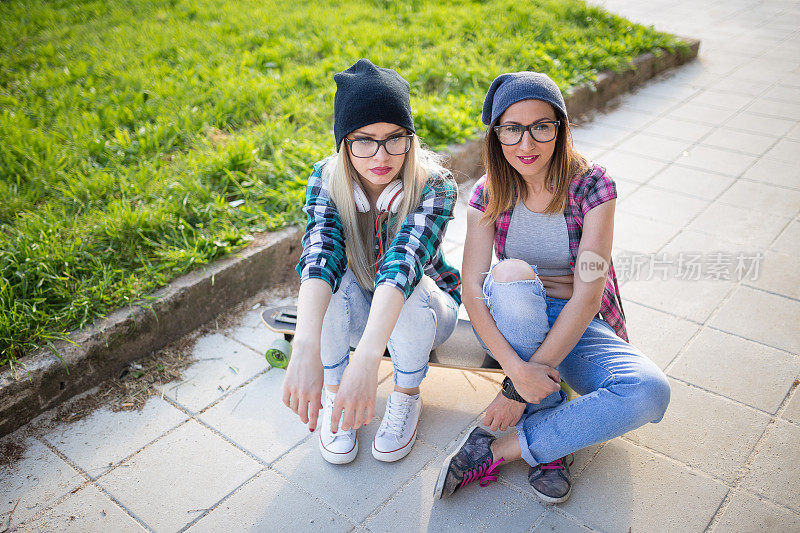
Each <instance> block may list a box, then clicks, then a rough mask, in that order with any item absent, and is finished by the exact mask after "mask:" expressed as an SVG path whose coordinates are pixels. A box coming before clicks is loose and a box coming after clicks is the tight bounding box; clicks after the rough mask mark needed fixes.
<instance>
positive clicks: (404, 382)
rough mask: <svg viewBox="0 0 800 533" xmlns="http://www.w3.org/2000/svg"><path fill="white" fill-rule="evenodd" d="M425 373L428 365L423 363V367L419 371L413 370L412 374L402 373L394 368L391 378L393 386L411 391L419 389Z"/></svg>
mask: <svg viewBox="0 0 800 533" xmlns="http://www.w3.org/2000/svg"><path fill="white" fill-rule="evenodd" d="M427 373H428V363H425V366H423V367H422V368H420V369H419V370H414V371H413V372H404V371H402V370H398V369H397V367H395V369H394V376H393V377H394V384H395V385H397V386H398V387H402V388H404V389H413V388H416V387H419V385H420V383H422V380H423V379H425V375H426V374H427Z"/></svg>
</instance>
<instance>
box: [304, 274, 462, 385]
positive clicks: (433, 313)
mask: <svg viewBox="0 0 800 533" xmlns="http://www.w3.org/2000/svg"><path fill="white" fill-rule="evenodd" d="M371 304H372V293H371V292H369V291H366V290H364V289H363V288H361V286H360V285H359V284H358V282H357V281H356V277H355V275H353V273H352V271H351V270H350V269H347V271H345V273H344V276H343V277H342V282H341V283H340V285H339V290H338V291H336V292H335V293H334V294H333V296H332V297H331V302H330V304H329V305H328V310H327V311H326V312H325V318H324V319H323V321H322V337H321V345H320V356H321V358H322V366H323V368H324V378H323V379H324V381H325V384H326V385H338V384H339V383H341V381H342V374H343V373H344V369H345V367H347V363H348V362H349V361H350V347H351V346H352V347H355V346H356V345H357V344H358V342H359V340H361V335H362V334H363V333H364V328H365V327H366V325H367V317H368V316H369V311H370V306H371ZM457 321H458V305H457V304H456V301H455V300H454V299H453V297H452V296H450V295H449V294H447V293H446V292H444V291H443V290H442V289H440V288H439V286H438V285H436V282H435V281H433V279H432V278H430V277H428V276H422V279H420V281H419V283H418V284H417V286H416V287H415V288H414V290H413V292H412V293H411V295H410V296H409V297H408V298H407V299H406V301H405V303H404V304H403V309H402V310H401V311H400V316H399V317H398V319H397V323H396V324H395V327H394V330H392V334H391V335H390V336H389V342H388V344H387V346H386V347H387V348H388V349H389V354H390V355H391V356H392V365H393V366H394V382H395V384H396V385H398V386H399V387H403V388H405V389H412V388H414V387H419V384H420V383H422V379H423V378H424V377H425V375H426V374H427V373H428V360H429V357H430V352H431V349H433V348H436V347H437V346H439V345H440V344H442V343H443V342H444V341H446V340H447V338H448V337H450V335H451V334H452V333H453V330H455V327H456V322H457Z"/></svg>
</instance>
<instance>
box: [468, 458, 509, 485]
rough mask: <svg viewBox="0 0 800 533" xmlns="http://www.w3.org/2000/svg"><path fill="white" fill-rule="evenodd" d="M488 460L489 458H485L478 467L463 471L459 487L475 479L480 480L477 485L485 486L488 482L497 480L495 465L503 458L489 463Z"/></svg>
mask: <svg viewBox="0 0 800 533" xmlns="http://www.w3.org/2000/svg"><path fill="white" fill-rule="evenodd" d="M490 461H491V459H489V458H487V459H486V461H484V462H483V463H482V464H481V466H479V467H478V468H473V469H472V470H469V471H467V472H464V481H462V482H461V485H459V487H463V486H464V485H469V484H470V483H472V482H473V481H476V480H480V481H478V485H480V486H481V487H485V486H486V485H488V484H489V483H494V482H495V481H497V474H495V470H497V467H498V466H499V465H500V463H502V462H503V458H502V457H501V458H500V460H498V461H495V462H493V463H492V464H489V462H490Z"/></svg>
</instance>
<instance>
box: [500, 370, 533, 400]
mask: <svg viewBox="0 0 800 533" xmlns="http://www.w3.org/2000/svg"><path fill="white" fill-rule="evenodd" d="M503 396H505V397H506V398H508V399H509V400H514V401H515V402H519V403H528V402H527V401H526V400H525V398H523V397H522V396H520V395H519V393H518V392H517V389H515V388H514V384H513V383H512V382H511V379H510V378H509V377H508V376H506V379H504V380H503Z"/></svg>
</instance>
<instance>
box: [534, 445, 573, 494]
mask: <svg viewBox="0 0 800 533" xmlns="http://www.w3.org/2000/svg"><path fill="white" fill-rule="evenodd" d="M572 462H573V458H572V456H570V460H569V464H567V458H566V457H562V458H561V459H556V460H555V461H553V462H552V463H546V464H541V465H536V466H532V467H531V468H530V470H528V483H530V484H531V487H533V492H534V493H536V495H537V496H538V497H539V499H541V500H542V501H544V502H547V503H562V502H565V501H567V498H569V495H570V494H571V493H572V475H571V474H570V473H569V467H570V466H572Z"/></svg>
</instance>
